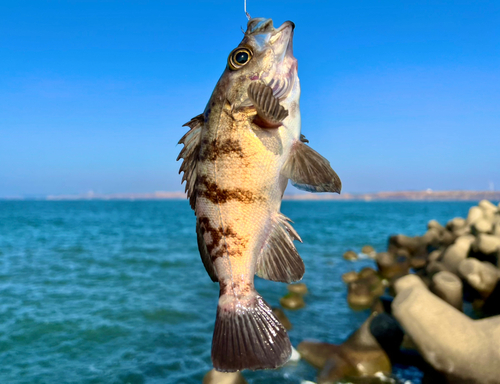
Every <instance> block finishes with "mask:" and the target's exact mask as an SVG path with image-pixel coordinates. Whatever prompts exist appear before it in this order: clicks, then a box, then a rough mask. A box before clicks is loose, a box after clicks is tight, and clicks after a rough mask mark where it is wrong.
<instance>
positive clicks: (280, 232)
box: [256, 213, 305, 283]
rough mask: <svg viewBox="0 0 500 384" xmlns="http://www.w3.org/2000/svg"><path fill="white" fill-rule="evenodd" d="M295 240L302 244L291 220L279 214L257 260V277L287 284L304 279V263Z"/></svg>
mask: <svg viewBox="0 0 500 384" xmlns="http://www.w3.org/2000/svg"><path fill="white" fill-rule="evenodd" d="M293 240H299V241H300V242H302V239H301V238H300V236H299V235H298V234H297V232H295V229H293V227H292V226H291V224H290V219H289V218H287V217H285V216H284V215H282V214H281V213H279V214H278V216H277V217H276V218H275V219H274V226H273V228H272V229H271V233H270V234H269V237H268V238H267V240H266V242H265V244H264V247H262V250H261V253H260V255H259V257H258V259H257V266H256V274H257V276H259V277H262V278H263V279H266V280H272V281H282V282H285V283H291V282H292V281H299V280H300V279H302V276H303V275H304V272H305V267H304V262H303V261H302V259H301V258H300V256H299V253H298V252H297V249H295V246H294V245H293Z"/></svg>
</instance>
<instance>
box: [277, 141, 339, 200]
mask: <svg viewBox="0 0 500 384" xmlns="http://www.w3.org/2000/svg"><path fill="white" fill-rule="evenodd" d="M281 174H282V175H283V176H285V177H287V178H289V179H290V180H291V181H292V185H293V186H295V187H297V188H299V189H302V190H304V191H308V192H336V193H340V190H341V189H342V182H341V181H340V178H339V177H338V175H337V174H336V173H335V171H334V170H333V169H332V167H331V166H330V162H329V161H328V160H327V159H325V158H324V157H323V156H321V155H320V154H319V153H318V152H316V151H315V150H314V149H312V148H311V147H309V146H308V145H306V144H304V143H303V142H302V141H296V142H295V143H294V144H293V147H292V150H291V152H290V157H289V158H288V160H287V161H286V163H285V165H284V166H283V169H282V170H281Z"/></svg>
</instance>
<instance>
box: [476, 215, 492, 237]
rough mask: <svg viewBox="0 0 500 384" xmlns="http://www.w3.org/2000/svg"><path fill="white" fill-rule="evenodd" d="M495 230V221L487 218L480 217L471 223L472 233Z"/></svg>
mask: <svg viewBox="0 0 500 384" xmlns="http://www.w3.org/2000/svg"><path fill="white" fill-rule="evenodd" d="M492 231H493V223H492V222H491V221H489V220H486V219H479V220H477V221H476V222H475V223H474V224H472V225H471V233H472V234H473V235H474V236H477V235H479V234H480V233H491V232H492Z"/></svg>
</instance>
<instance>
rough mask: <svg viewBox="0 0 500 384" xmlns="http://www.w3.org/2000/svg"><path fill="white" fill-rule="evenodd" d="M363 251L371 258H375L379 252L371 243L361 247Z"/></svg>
mask: <svg viewBox="0 0 500 384" xmlns="http://www.w3.org/2000/svg"><path fill="white" fill-rule="evenodd" d="M361 253H364V254H365V255H367V256H369V257H371V258H374V257H375V255H376V254H377V252H375V249H374V248H373V247H372V246H371V245H365V246H363V248H361Z"/></svg>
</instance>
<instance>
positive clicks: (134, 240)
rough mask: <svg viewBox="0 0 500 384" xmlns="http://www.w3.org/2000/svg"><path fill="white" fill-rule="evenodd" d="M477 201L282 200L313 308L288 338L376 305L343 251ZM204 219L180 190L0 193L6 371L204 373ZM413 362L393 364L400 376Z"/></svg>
mask: <svg viewBox="0 0 500 384" xmlns="http://www.w3.org/2000/svg"><path fill="white" fill-rule="evenodd" d="M471 205H472V203H468V202H439V203H436V202H425V203H421V202H418V203H417V202H371V203H364V202H284V203H283V207H282V210H283V212H284V214H285V215H287V216H289V217H290V218H291V219H292V220H293V221H294V222H295V224H294V227H295V229H296V230H297V231H298V232H299V234H300V235H301V237H302V239H303V240H304V243H303V244H298V245H297V248H298V250H299V252H300V254H301V256H302V258H303V259H304V262H305V264H306V274H305V277H304V280H303V281H304V282H305V283H306V284H307V285H308V287H309V290H310V294H309V295H308V296H307V298H306V301H307V307H306V308H304V309H302V310H299V311H296V312H287V314H288V316H289V318H290V320H291V322H292V324H293V326H294V328H293V329H292V330H291V331H290V338H291V340H292V344H293V345H295V346H296V345H297V344H298V343H299V342H300V341H301V340H303V339H305V338H309V339H311V338H313V339H318V340H323V341H327V342H331V343H340V342H342V341H343V340H344V339H345V338H346V337H347V336H348V335H349V334H350V333H351V332H352V331H354V330H355V329H356V328H357V327H358V326H359V325H360V324H361V323H362V322H363V321H364V320H365V319H366V318H367V316H368V313H367V312H353V311H351V310H350V309H349V308H348V306H347V304H346V287H345V286H344V284H343V283H342V281H341V275H342V273H344V272H347V271H348V270H351V269H357V270H359V269H361V268H362V267H364V266H366V265H371V264H372V262H371V261H369V260H365V261H361V262H357V263H352V262H348V261H345V260H343V258H342V254H343V252H344V251H345V250H347V249H350V248H352V249H355V250H357V251H359V249H360V248H361V246H363V245H365V244H371V245H373V246H374V247H375V248H376V249H377V250H379V251H381V250H384V249H385V247H386V243H387V237H388V236H389V235H390V234H393V233H405V234H408V235H417V234H421V233H423V232H424V231H425V229H426V223H427V221H429V220H430V219H432V218H434V219H437V220H439V221H440V222H441V223H446V221H447V220H449V219H451V218H453V217H455V216H462V217H463V216H465V215H466V214H467V211H468V208H469V207H470V206H471ZM194 220H195V219H194V215H193V213H192V211H191V209H190V208H189V206H188V204H187V202H184V201H161V202H141V201H138V202H110V201H96V202H94V201H90V202H88V201H85V202H83V201H82V202H45V201H19V202H14V201H12V202H11V201H3V202H2V201H0V364H1V365H0V368H1V369H0V383H200V382H201V380H202V378H203V375H204V374H205V372H207V371H208V370H209V369H210V368H211V365H210V344H211V337H212V330H213V323H214V319H215V311H216V305H217V299H218V286H217V284H214V283H212V282H211V280H210V278H209V277H208V275H207V274H206V272H205V270H204V268H203V265H202V263H201V261H200V258H199V254H198V249H197V246H196V236H195V233H194V223H195V222H194ZM256 287H257V289H258V291H259V292H260V293H261V294H262V295H263V296H264V298H265V299H266V300H267V301H268V302H269V303H270V304H271V305H277V304H278V301H279V298H280V297H281V296H282V295H283V294H284V293H285V292H286V286H285V285H284V284H281V283H273V282H268V281H264V280H260V279H257V281H256ZM411 372H413V371H412V370H401V369H399V370H398V368H397V367H396V374H397V375H399V376H400V377H401V378H406V379H408V378H411V377H408V376H409V375H410V376H411ZM244 375H245V377H246V378H247V380H248V382H249V383H254V384H255V383H262V384H263V383H299V382H300V381H301V380H303V379H307V380H314V378H315V370H314V369H312V368H311V367H310V366H308V365H307V364H306V363H304V362H300V363H298V364H296V365H288V366H286V367H284V368H282V369H280V370H276V371H266V372H245V373H244ZM405 375H406V377H404V376H405ZM415 377H416V378H417V380H418V372H417V373H415ZM413 380H414V382H416V381H415V379H413Z"/></svg>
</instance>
